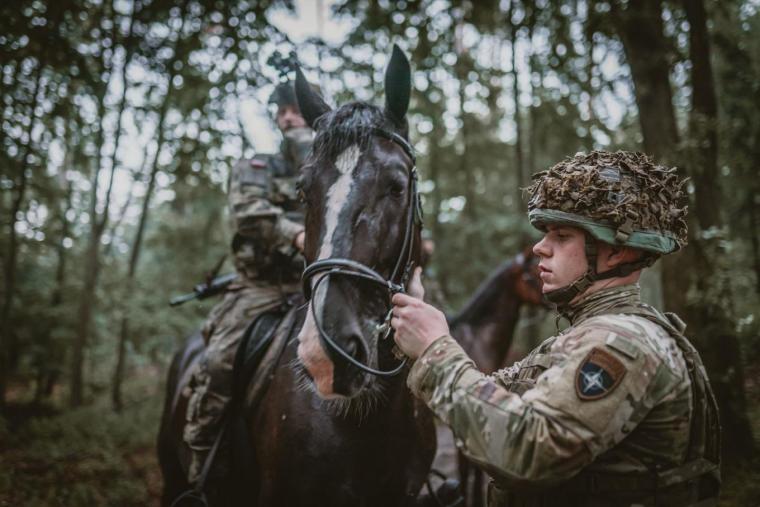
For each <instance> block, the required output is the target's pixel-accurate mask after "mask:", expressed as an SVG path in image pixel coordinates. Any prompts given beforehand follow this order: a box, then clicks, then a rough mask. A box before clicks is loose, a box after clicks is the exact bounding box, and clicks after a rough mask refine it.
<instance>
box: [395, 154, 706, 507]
mask: <svg viewBox="0 0 760 507" xmlns="http://www.w3.org/2000/svg"><path fill="white" fill-rule="evenodd" d="M682 184H683V182H682V181H681V180H680V179H679V178H678V176H677V175H676V173H675V170H674V169H668V168H665V167H662V166H657V165H655V164H654V163H653V162H652V161H651V160H650V159H649V158H648V157H646V156H645V155H642V154H640V153H630V152H617V153H609V152H599V151H596V152H592V153H588V154H584V153H580V154H577V155H576V156H574V157H572V158H570V159H567V160H565V161H563V162H560V163H559V164H557V165H555V166H554V167H552V168H551V169H549V170H548V171H544V172H543V173H540V174H538V175H536V178H535V181H534V183H533V185H532V186H531V188H530V191H531V194H532V197H531V200H530V203H529V210H530V211H529V218H530V221H531V223H532V224H533V225H534V226H535V227H537V228H538V229H540V230H541V231H543V232H544V238H543V239H542V240H541V241H540V242H539V243H538V244H536V245H535V246H534V249H533V250H534V252H535V253H536V255H538V256H539V257H540V258H541V263H540V265H539V267H540V268H541V278H542V280H543V282H544V283H543V289H542V290H543V292H544V295H545V297H546V298H547V299H548V300H549V301H551V302H552V303H554V304H555V305H556V306H557V309H558V310H559V312H560V313H561V314H562V315H563V316H565V317H566V318H567V319H568V320H569V321H570V324H571V326H570V327H569V328H568V329H566V330H565V331H563V332H562V333H560V334H559V335H557V336H554V337H551V338H549V339H548V340H546V341H545V342H543V343H542V344H541V345H540V346H539V347H538V348H536V349H535V350H534V351H533V352H531V353H530V354H529V355H528V357H527V358H525V359H524V360H522V361H520V362H518V363H516V364H515V365H513V366H511V367H509V368H505V369H503V370H500V371H497V372H496V373H494V374H493V375H491V376H485V375H483V374H482V373H481V372H479V371H478V370H477V369H476V368H475V367H474V365H473V362H472V361H471V360H470V358H468V357H467V355H466V354H465V353H464V351H463V350H462V348H461V347H460V346H459V345H458V344H457V342H456V341H454V340H453V339H452V338H451V337H450V336H448V335H449V329H448V326H447V324H446V320H445V319H444V318H443V315H442V314H441V313H440V312H439V311H438V310H436V309H435V308H433V307H431V306H429V305H427V304H425V303H423V302H422V301H420V300H419V299H416V298H414V297H410V296H407V295H404V294H396V295H395V296H394V298H393V302H394V304H395V305H396V306H395V308H394V317H393V319H392V321H391V324H392V326H393V327H394V328H395V329H396V334H395V339H396V342H397V344H398V345H399V347H400V348H401V349H402V350H403V351H404V352H405V353H406V354H407V355H408V356H409V357H411V358H415V359H417V361H416V363H415V364H414V366H413V367H412V369H411V371H410V373H409V377H408V379H407V383H408V385H409V387H410V388H411V389H412V391H413V392H414V393H415V394H416V395H417V396H418V397H420V398H421V399H422V400H424V401H425V402H426V404H427V405H428V406H429V407H430V408H431V409H432V410H433V411H434V412H435V413H436V415H437V416H438V417H439V418H440V419H441V420H443V421H444V422H446V423H447V424H449V425H450V426H451V427H452V430H453V432H454V435H455V436H456V439H457V443H458V446H459V448H460V450H462V452H464V453H465V454H466V455H467V456H468V457H470V458H471V459H472V460H474V461H475V462H476V463H478V464H479V465H480V466H482V467H484V468H485V469H486V471H488V472H489V473H490V474H491V475H492V476H493V477H494V479H495V480H494V482H493V483H492V484H491V485H490V488H489V504H490V505H492V506H494V505H525V506H532V505H542V506H543V505H591V506H596V505H632V504H636V505H677V506H686V505H715V504H716V503H717V495H718V491H719V487H720V486H719V485H720V479H719V461H720V425H719V421H718V413H717V405H716V403H715V399H714V397H713V394H712V390H711V388H710V384H709V382H708V379H707V376H706V373H705V370H704V367H703V365H702V361H701V359H700V357H699V355H698V354H697V352H696V350H695V349H694V347H693V346H692V345H691V344H690V343H689V341H688V340H687V339H686V338H685V337H684V335H683V332H684V329H685V325H684V324H683V322H682V321H681V320H680V319H679V318H678V317H677V316H675V315H673V314H662V313H660V312H659V311H658V310H656V309H654V308H653V307H651V306H649V305H647V304H644V303H643V302H641V300H640V295H639V285H638V279H639V276H640V274H641V270H642V269H643V268H645V267H647V266H650V265H651V264H652V263H653V262H654V261H655V260H656V259H657V258H658V257H659V256H660V255H665V254H668V253H671V252H673V251H676V250H678V249H679V248H681V247H682V246H684V245H685V243H686V208H685V207H681V206H679V201H681V200H682V199H683V192H682ZM418 280H419V279H418V278H417V281H418ZM420 291H421V286H419V285H417V287H416V288H415V291H414V292H416V293H417V295H419V292H420ZM410 292H412V291H410Z"/></svg>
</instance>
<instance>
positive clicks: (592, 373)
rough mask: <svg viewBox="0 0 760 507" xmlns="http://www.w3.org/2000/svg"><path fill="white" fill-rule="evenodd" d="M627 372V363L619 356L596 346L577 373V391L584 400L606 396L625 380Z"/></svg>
mask: <svg viewBox="0 0 760 507" xmlns="http://www.w3.org/2000/svg"><path fill="white" fill-rule="evenodd" d="M625 372H626V369H625V365H624V364H623V363H622V362H620V360H619V359H618V358H616V357H615V356H613V355H612V354H611V353H609V352H607V351H606V350H604V349H602V348H598V347H594V348H593V349H591V352H589V354H588V355H587V356H586V359H584V360H583V362H582V363H581V365H580V366H579V367H578V371H577V372H576V374H575V392H576V393H577V394H578V397H579V398H580V399H581V400H584V401H591V400H598V399H600V398H604V397H605V396H607V395H608V394H610V393H611V392H612V391H613V390H614V389H615V388H616V387H617V386H618V384H619V383H620V381H621V380H623V377H624V376H625Z"/></svg>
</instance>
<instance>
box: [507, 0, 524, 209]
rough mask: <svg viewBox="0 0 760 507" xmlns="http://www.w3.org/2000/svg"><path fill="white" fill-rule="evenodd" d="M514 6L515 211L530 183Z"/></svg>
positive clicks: (510, 16) (511, 29)
mask: <svg viewBox="0 0 760 507" xmlns="http://www.w3.org/2000/svg"><path fill="white" fill-rule="evenodd" d="M513 5H514V1H513V2H510V3H509V10H508V11H507V22H508V23H509V35H510V45H511V48H512V72H511V74H512V95H513V100H514V104H515V114H514V119H515V174H516V175H517V185H515V207H514V209H522V202H523V196H522V189H523V188H525V187H526V186H527V185H528V181H527V178H526V174H525V167H524V166H525V163H524V161H523V149H522V143H523V139H522V131H523V126H522V119H521V118H520V82H519V77H520V75H519V73H518V71H517V31H518V29H519V25H516V24H515V23H513V21H512V8H513Z"/></svg>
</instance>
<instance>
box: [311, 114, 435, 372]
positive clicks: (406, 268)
mask: <svg viewBox="0 0 760 507" xmlns="http://www.w3.org/2000/svg"><path fill="white" fill-rule="evenodd" d="M372 133H373V134H374V135H376V136H379V137H382V138H384V139H387V140H389V141H391V142H393V143H395V144H396V145H398V146H400V147H401V148H402V149H403V150H404V152H405V153H406V154H407V155H408V156H409V158H410V159H411V160H412V168H411V170H410V171H409V182H408V186H407V189H408V191H409V192H408V193H409V201H408V203H407V214H406V215H407V216H406V230H405V231H404V242H403V244H402V246H401V252H400V253H399V256H398V258H397V259H396V264H395V266H394V267H393V271H392V272H391V276H390V277H389V278H384V277H383V276H382V275H381V274H380V273H378V272H377V271H375V270H374V269H372V268H370V267H369V266H366V265H364V264H362V263H360V262H357V261H354V260H352V259H345V258H341V257H330V258H327V259H320V260H318V261H314V262H313V263H311V264H310V265H308V266H307V267H306V269H304V272H303V275H302V276H301V279H302V283H303V293H304V296H306V298H307V299H309V300H310V301H309V304H310V305H311V312H312V315H313V316H314V322H315V324H316V327H317V332H318V333H319V338H320V341H321V342H322V344H323V345H324V346H325V347H326V348H329V349H330V350H332V351H334V352H335V353H337V354H338V355H339V356H340V357H341V358H343V359H344V360H345V361H347V362H348V363H350V364H351V365H353V366H355V367H356V368H358V369H360V370H362V371H364V372H366V373H369V374H372V375H376V376H379V377H392V376H394V375H398V374H399V373H401V371H402V370H403V369H404V367H405V366H406V362H407V360H406V358H404V359H403V360H402V361H401V363H400V364H399V365H398V366H396V367H395V368H393V369H391V370H378V369H376V368H372V367H371V366H368V365H366V364H364V363H362V362H361V361H358V360H357V359H356V358H354V357H353V356H352V355H351V354H349V353H348V352H346V351H345V350H344V349H343V347H341V346H340V345H338V344H337V343H336V342H335V340H333V339H332V338H331V337H330V335H329V334H328V333H327V332H326V331H325V329H324V327H323V326H322V322H320V320H319V318H318V316H317V312H316V311H315V308H314V299H315V298H313V297H312V294H313V293H316V291H317V289H318V288H319V286H320V284H322V283H323V282H324V281H325V280H327V279H328V278H330V277H331V276H334V275H342V276H352V277H355V278H361V279H363V280H367V281H369V282H372V283H375V284H377V285H380V286H383V287H385V288H386V289H387V290H388V294H389V299H390V298H391V297H393V295H394V294H396V293H399V292H405V291H406V284H407V283H408V282H409V278H410V277H411V272H412V268H413V266H414V261H413V259H412V252H413V250H414V248H413V247H414V244H413V243H414V229H415V227H421V226H422V208H421V203H420V197H419V192H418V189H417V163H416V157H415V154H414V148H413V147H412V145H411V144H409V142H408V141H407V140H406V139H404V138H403V137H401V136H400V135H399V134H397V133H395V132H389V131H387V130H384V129H381V128H377V127H374V128H372ZM317 275H322V276H321V277H320V278H319V279H318V280H317V281H316V283H315V284H314V286H312V283H311V282H312V279H313V278H314V277H315V276H317ZM390 320H391V312H388V314H387V315H386V316H385V319H384V320H383V322H382V324H380V325H378V327H377V330H378V332H379V333H381V334H383V336H381V338H383V339H387V338H388V337H389V336H390V334H391V328H390Z"/></svg>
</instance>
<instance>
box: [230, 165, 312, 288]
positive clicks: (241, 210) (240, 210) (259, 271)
mask: <svg viewBox="0 0 760 507" xmlns="http://www.w3.org/2000/svg"><path fill="white" fill-rule="evenodd" d="M297 179H298V171H297V168H295V167H292V166H291V164H289V163H288V162H287V160H286V159H285V157H284V156H283V155H282V154H280V153H278V154H273V155H257V156H256V157H255V158H254V159H252V160H242V161H240V162H238V163H237V164H235V166H234V167H233V168H232V171H231V172H230V180H229V192H228V199H229V206H230V217H231V219H232V226H233V230H234V237H233V241H232V251H233V253H234V256H235V268H236V269H237V271H238V272H239V273H240V274H241V275H242V276H243V277H244V278H246V279H248V280H265V281H266V280H268V281H272V282H275V281H285V282H287V281H293V280H295V279H298V278H299V277H300V274H301V271H302V270H303V260H302V258H301V256H300V255H298V252H297V250H296V249H295V247H294V246H293V240H294V239H295V237H296V235H297V234H298V233H299V232H301V231H302V230H303V228H304V226H303V212H302V209H301V204H300V202H299V199H298V195H297V191H296V181H297Z"/></svg>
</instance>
